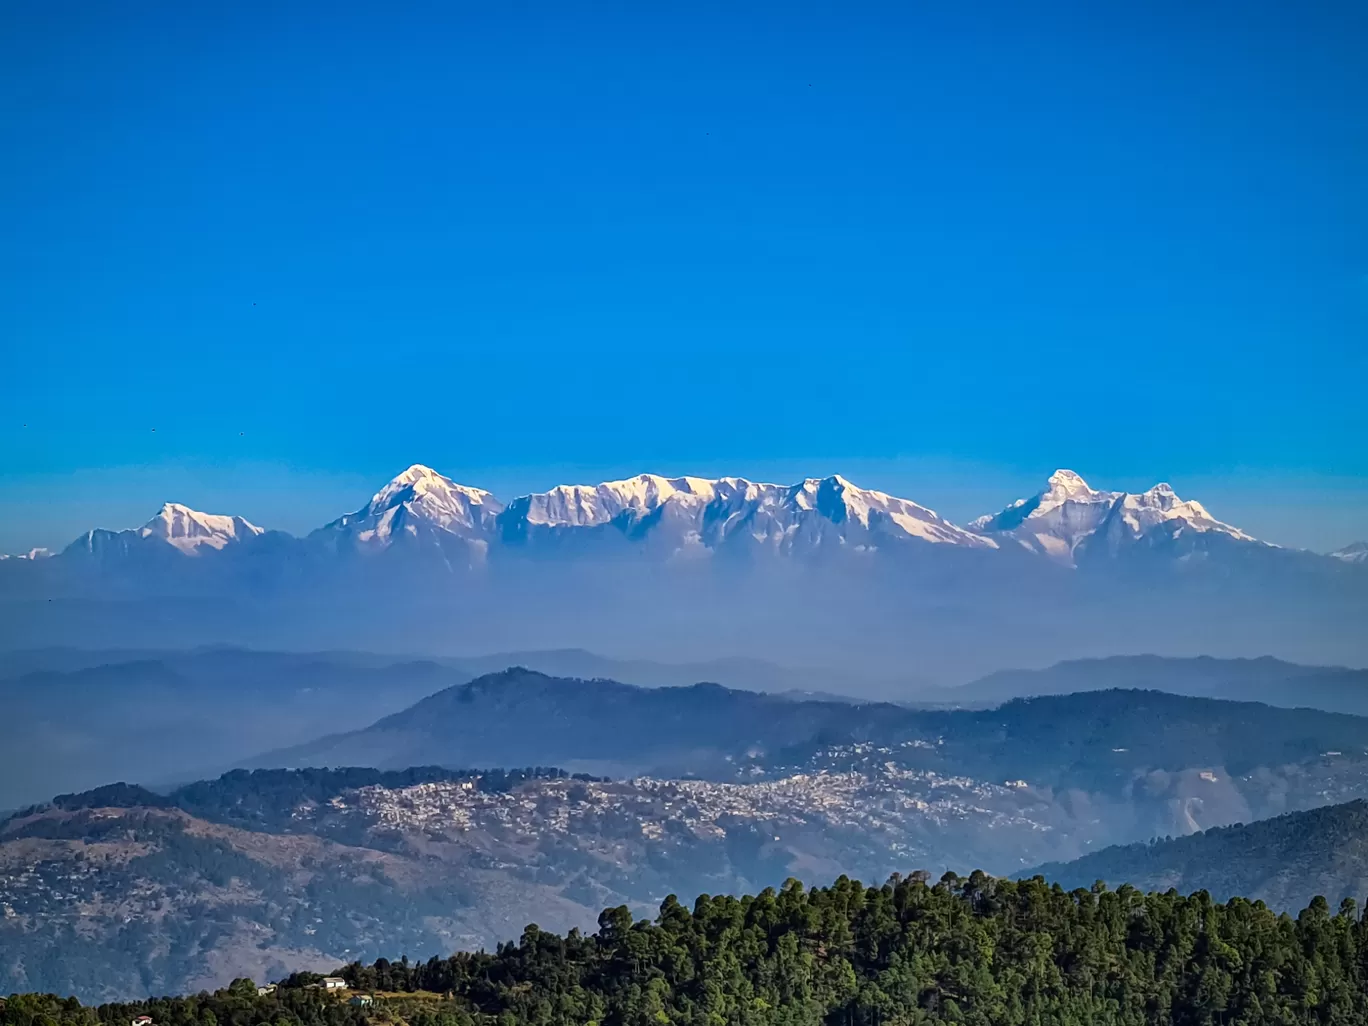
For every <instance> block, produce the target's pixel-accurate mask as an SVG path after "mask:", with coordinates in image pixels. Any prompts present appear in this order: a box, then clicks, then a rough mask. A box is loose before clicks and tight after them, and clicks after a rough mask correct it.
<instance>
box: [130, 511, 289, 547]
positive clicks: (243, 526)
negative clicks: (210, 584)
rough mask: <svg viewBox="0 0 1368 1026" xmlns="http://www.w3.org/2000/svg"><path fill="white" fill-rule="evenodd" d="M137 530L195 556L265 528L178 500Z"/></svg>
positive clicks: (255, 533) (262, 532)
mask: <svg viewBox="0 0 1368 1026" xmlns="http://www.w3.org/2000/svg"><path fill="white" fill-rule="evenodd" d="M136 533H137V534H138V535H139V536H140V537H143V538H155V539H157V540H159V541H164V542H166V543H167V544H168V545H172V546H174V547H175V548H178V549H180V550H181V551H182V552H184V553H185V554H186V555H190V556H194V555H198V554H199V551H200V549H202V548H205V547H207V548H211V549H222V548H223V547H224V546H226V545H231V544H232V543H234V542H239V541H242V540H243V539H246V538H252V537H255V536H256V535H259V534H264V533H265V531H264V529H263V528H260V527H257V526H256V524H253V523H249V522H248V521H246V520H244V519H242V517H232V516H220V515H217V514H214V513H200V512H199V511H197V510H193V509H191V508H190V507H189V506H182V505H181V504H180V503H178V502H168V503H166V504H165V505H164V506H162V508H161V509H160V510H159V511H158V512H157V515H156V516H154V517H153V518H152V519H151V520H149V521H148V522H147V523H145V524H143V526H142V527H140V528H138V529H137V532H136Z"/></svg>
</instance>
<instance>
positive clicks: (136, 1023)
mask: <svg viewBox="0 0 1368 1026" xmlns="http://www.w3.org/2000/svg"><path fill="white" fill-rule="evenodd" d="M131 1026H152V1016H150V1015H140V1016H138V1017H137V1018H136V1019H134V1020H133V1022H132V1024H131Z"/></svg>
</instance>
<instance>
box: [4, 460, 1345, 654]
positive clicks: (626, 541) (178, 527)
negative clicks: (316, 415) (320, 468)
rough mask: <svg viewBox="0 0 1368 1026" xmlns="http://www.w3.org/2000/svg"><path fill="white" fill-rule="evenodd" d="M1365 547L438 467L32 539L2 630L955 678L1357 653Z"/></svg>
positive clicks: (806, 492)
mask: <svg viewBox="0 0 1368 1026" xmlns="http://www.w3.org/2000/svg"><path fill="white" fill-rule="evenodd" d="M1349 555H1350V556H1352V553H1350V554H1349ZM1365 565H1368V564H1363V563H1361V562H1357V561H1355V560H1354V559H1352V558H1348V557H1346V556H1345V555H1343V554H1341V555H1340V556H1339V557H1337V558H1332V557H1329V556H1322V555H1316V554H1314V553H1308V552H1301V551H1294V550H1287V549H1281V548H1278V547H1277V546H1273V545H1268V544H1265V543H1263V542H1260V541H1257V540H1255V539H1253V538H1251V537H1250V536H1249V535H1247V534H1246V533H1244V532H1242V531H1240V530H1239V529H1237V528H1235V527H1232V526H1230V525H1228V524H1225V523H1223V522H1221V521H1219V520H1217V519H1215V518H1214V517H1213V516H1212V515H1211V514H1210V513H1209V512H1208V511H1207V510H1206V509H1205V508H1204V507H1203V506H1202V505H1201V504H1200V503H1198V502H1195V501H1191V500H1184V499H1181V498H1180V497H1178V496H1177V495H1176V494H1174V492H1173V490H1172V489H1171V488H1169V487H1168V486H1167V485H1157V486H1155V487H1154V488H1152V489H1150V490H1148V491H1146V492H1142V493H1138V494H1126V493H1121V492H1112V491H1105V490H1100V489H1095V488H1093V487H1091V486H1090V485H1088V484H1087V483H1086V482H1085V481H1083V480H1082V479H1081V478H1080V477H1078V475H1076V474H1073V473H1071V472H1069V471H1059V472H1057V473H1055V474H1054V475H1052V476H1051V478H1050V481H1049V482H1048V483H1047V486H1046V488H1045V489H1044V490H1042V492H1041V493H1040V494H1038V495H1036V496H1034V497H1032V498H1030V499H1025V500H1020V501H1018V502H1016V503H1014V504H1013V505H1012V506H1009V507H1008V508H1007V509H1006V510H1004V511H1003V512H1001V513H998V514H996V515H992V516H988V517H984V518H980V519H979V520H977V521H974V522H973V523H972V524H969V525H967V526H960V525H956V524H954V523H951V522H950V521H948V520H946V519H945V518H944V517H941V516H939V515H938V514H936V513H935V512H934V511H932V510H930V509H928V508H926V507H924V506H922V505H920V504H918V503H916V502H913V501H911V500H908V499H902V498H898V497H896V496H892V495H888V494H885V493H883V492H879V491H874V490H870V489H864V488H859V487H857V486H856V485H854V484H853V483H851V482H850V481H848V480H846V479H845V478H843V477H840V476H832V477H827V478H821V479H807V480H804V481H800V482H797V483H795V484H792V485H778V484H766V483H762V482H754V481H749V480H745V479H742V478H717V479H704V478H695V477H680V478H664V477H658V476H654V475H641V476H639V477H635V478H630V479H627V480H623V481H610V482H605V483H602V484H599V485H593V486H590V485H565V486H561V487H558V488H554V489H551V490H550V491H547V492H542V493H537V494H533V495H526V496H522V497H520V498H515V499H513V500H512V501H510V502H507V503H506V504H505V503H504V502H502V501H500V500H499V499H496V498H495V497H494V496H493V495H491V494H490V493H489V492H486V491H483V490H481V489H478V488H472V487H468V486H465V485H462V484H458V483H457V482H454V481H452V480H450V479H448V478H446V477H443V476H442V475H441V474H438V473H437V472H436V471H433V470H432V469H430V468H428V467H424V466H417V465H416V466H413V467H410V468H409V469H408V470H406V471H405V472H404V473H402V474H400V475H399V476H398V477H396V478H395V479H394V480H393V481H391V482H389V483H388V484H386V485H385V486H384V487H383V488H381V489H380V490H379V491H378V492H376V494H375V495H374V496H373V497H372V498H371V499H370V501H369V502H367V503H365V504H364V505H362V506H361V507H360V508H359V509H358V510H356V511H355V512H354V513H350V514H347V515H345V516H342V517H339V518H338V519H336V520H335V521H333V522H332V523H329V524H327V525H325V526H324V527H321V528H319V529H318V530H316V531H314V532H312V533H311V534H309V535H308V536H307V537H304V538H295V537H292V536H289V535H286V534H283V533H281V532H277V531H267V530H263V529H261V528H259V527H256V526H255V525H252V524H250V523H248V522H247V521H245V520H242V519H241V518H237V517H227V516H213V515H208V514H201V513H195V512H194V511H191V510H188V509H186V508H184V507H178V506H167V507H166V508H165V509H164V510H163V511H162V512H161V513H160V514H158V516H157V517H155V518H153V520H152V521H150V522H149V523H148V524H147V525H145V526H144V527H142V528H139V529H135V530H129V531H92V532H90V533H88V534H87V535H85V536H83V537H82V538H81V539H79V540H78V541H77V542H75V543H73V544H72V545H71V546H69V547H68V548H67V549H66V550H64V551H63V552H62V553H60V554H58V555H56V556H53V557H50V558H41V559H10V560H6V561H4V563H3V564H0V602H3V603H4V608H5V611H6V616H5V617H3V618H0V647H8V648H13V647H19V646H31V645H44V644H71V643H72V641H73V639H75V638H80V639H81V641H82V643H83V644H86V645H91V646H101V645H114V644H118V645H123V646H150V645H158V644H164V639H165V638H166V637H167V636H168V633H174V635H175V636H176V637H177V639H178V641H179V642H180V643H181V644H188V645H193V644H221V643H232V644H240V645H250V646H253V647H309V648H332V647H345V648H358V647H371V648H377V649H386V650H391V651H393V650H409V651H444V652H452V651H458V650H463V651H472V650H475V651H490V650H497V649H529V648H533V649H540V648H562V647H568V646H586V647H590V648H595V649H599V650H604V651H616V652H621V651H624V650H628V649H629V648H630V649H631V650H635V651H638V652H639V651H643V650H645V651H651V652H653V653H656V654H658V655H661V656H664V657H665V658H667V659H670V658H675V659H685V658H693V657H694V653H696V652H698V651H700V650H706V651H708V652H710V653H716V654H726V655H732V656H745V657H751V658H764V659H772V660H774V661H777V662H783V663H789V664H794V663H801V662H805V661H822V656H823V654H826V661H829V659H830V653H831V652H833V651H839V652H841V653H842V660H843V661H845V662H847V663H849V664H850V665H851V667H852V669H856V670H858V671H859V672H862V673H865V674H878V675H882V676H892V675H894V674H905V673H908V672H914V673H915V675H918V676H925V677H930V678H933V679H939V680H941V681H946V680H964V679H966V678H968V677H972V676H974V675H977V674H980V673H984V672H988V671H991V670H994V669H1001V668H1003V667H1006V666H1013V665H1033V664H1042V663H1049V662H1054V661H1056V660H1058V659H1061V658H1077V657H1083V656H1088V655H1096V654H1100V653H1105V652H1113V651H1118V650H1123V651H1156V652H1160V653H1163V654H1171V655H1187V654H1196V653H1197V652H1207V653H1214V654H1218V655H1257V654H1268V653H1272V654H1276V655H1278V656H1280V657H1282V658H1287V659H1292V660H1299V661H1312V662H1325V661H1335V662H1344V663H1348V664H1357V663H1361V662H1363V661H1365V660H1368V641H1365V640H1364V637H1363V632H1362V631H1361V630H1358V629H1356V628H1357V626H1358V625H1360V624H1361V623H1362V622H1364V620H1365V619H1368V572H1365V571H1364V566H1365Z"/></svg>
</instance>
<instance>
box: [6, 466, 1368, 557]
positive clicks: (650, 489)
mask: <svg viewBox="0 0 1368 1026" xmlns="http://www.w3.org/2000/svg"><path fill="white" fill-rule="evenodd" d="M594 532H598V533H603V532H615V533H617V534H620V535H622V536H623V537H626V538H628V539H633V540H636V541H640V542H650V543H652V544H657V545H659V546H660V547H662V548H664V549H665V550H667V551H668V553H669V554H670V555H672V556H676V557H683V556H690V555H703V556H706V555H709V554H711V553H714V552H717V551H719V550H721V549H724V548H729V547H733V546H745V547H748V548H759V549H761V550H771V551H774V552H776V553H783V554H791V553H796V552H801V551H805V550H812V549H820V548H823V547H825V548H826V549H831V548H833V547H834V548H844V549H847V550H849V551H851V552H860V553H868V552H874V551H877V550H879V549H880V548H887V547H889V546H898V545H905V544H914V543H925V544H928V545H935V546H949V547H954V548H962V549H969V550H976V551H985V552H987V551H993V550H999V551H1001V550H1013V551H1015V550H1025V551H1027V552H1030V553H1032V554H1035V555H1038V556H1041V557H1043V558H1044V559H1046V560H1048V561H1050V562H1053V563H1057V564H1063V565H1065V566H1076V565H1078V563H1079V562H1080V561H1081V560H1083V559H1084V558H1087V557H1092V558H1096V557H1099V556H1102V555H1104V554H1110V555H1116V554H1117V553H1118V552H1120V551H1123V550H1125V549H1126V548H1128V547H1132V546H1136V545H1138V544H1145V545H1148V546H1150V547H1154V546H1157V545H1164V546H1168V547H1174V546H1175V545H1177V546H1178V548H1177V551H1178V552H1179V553H1180V554H1191V553H1192V552H1193V551H1194V546H1197V547H1198V548H1204V547H1205V546H1204V545H1203V543H1205V542H1210V541H1214V540H1219V541H1221V542H1223V543H1232V544H1236V545H1240V546H1254V547H1261V548H1272V547H1273V546H1270V545H1268V543H1266V542H1261V541H1259V540H1257V539H1255V538H1253V537H1251V536H1250V535H1248V534H1246V533H1245V532H1244V531H1241V530H1240V529H1239V528H1237V527H1233V526H1232V525H1230V524H1227V523H1224V522H1222V521H1220V520H1217V519H1216V518H1215V517H1214V516H1212V515H1211V513H1210V512H1208V511H1207V509H1206V508H1205V507H1204V506H1203V505H1202V504H1201V503H1200V502H1197V501H1195V500H1185V499H1182V498H1180V497H1179V496H1178V495H1176V494H1175V493H1174V491H1173V489H1172V488H1171V487H1170V486H1169V485H1167V484H1158V485H1155V486H1154V487H1153V488H1150V489H1149V490H1148V491H1144V492H1138V493H1131V492H1122V491H1108V490H1103V489H1097V488H1093V487H1092V486H1091V485H1089V484H1088V483H1087V482H1086V481H1084V480H1083V478H1082V477H1080V476H1079V475H1078V474H1076V473H1074V472H1073V471H1071V470H1057V471H1055V472H1054V473H1053V474H1051V475H1050V477H1049V479H1048V481H1047V482H1046V484H1045V487H1044V488H1043V489H1042V490H1041V491H1040V492H1038V493H1037V494H1036V495H1033V496H1031V497H1029V498H1024V499H1018V500H1016V501H1015V502H1013V503H1011V504H1010V505H1009V506H1007V507H1006V508H1005V509H1003V510H1002V511H1001V512H998V513H994V514H989V515H986V516H982V517H979V518H978V519H976V520H973V521H971V522H970V523H969V524H968V525H967V526H959V525H957V524H954V523H951V522H950V521H949V520H947V519H945V518H944V517H942V516H940V515H938V514H937V513H936V512H935V511H933V510H931V509H928V508H927V507H925V506H922V505H919V504H918V503H916V502H913V501H911V500H910V499H902V498H898V497H896V496H893V495H888V494H886V493H884V492H880V491H875V490H872V489H866V488H860V487H858V486H857V485H855V484H853V483H851V482H850V481H848V480H846V479H845V478H844V477H841V476H839V475H834V476H831V477H825V478H807V479H805V480H803V481H799V482H797V483H795V484H788V485H783V484H771V483H765V482H758V481H750V480H747V479H745V478H740V477H722V478H701V477H674V478H666V477H661V476H659V475H655V474H641V475H638V476H636V477H632V478H627V479H625V480H621V481H605V482H603V483H601V484H597V485H560V486H558V487H556V488H552V489H550V490H549V491H545V492H536V493H533V494H530V495H523V496H520V497H517V498H515V499H513V500H512V501H511V502H509V503H507V504H506V505H505V504H504V503H503V502H501V501H500V500H499V499H497V498H496V497H495V496H494V495H493V494H491V493H490V492H487V491H484V490H483V489H480V488H474V487H470V486H468V485H463V484H459V483H457V482H455V481H453V480H451V479H450V478H448V477H445V476H443V475H442V474H440V473H438V472H437V471H435V470H433V469H432V468H430V467H426V466H423V465H421V464H414V465H413V466H411V467H409V468H408V469H407V470H405V471H404V472H403V473H401V474H399V475H398V476H397V477H395V478H394V479H393V480H391V481H390V482H388V483H387V484H386V485H385V486H384V487H383V488H381V489H380V490H379V491H377V492H376V493H375V495H374V496H372V497H371V499H370V501H369V502H367V503H366V504H365V505H363V506H362V507H361V508H360V509H358V510H356V511H355V512H354V513H348V514H346V515H345V516H342V517H339V518H338V519H336V520H334V521H332V522H331V523H329V524H326V525H325V526H323V527H320V528H318V529H317V530H316V531H314V532H312V533H311V534H310V535H309V536H308V537H307V539H305V541H307V542H309V543H312V544H315V545H317V546H318V547H319V548H320V549H322V550H325V551H335V552H343V551H346V552H352V553H357V554H376V553H380V552H383V551H385V550H387V549H390V548H392V547H395V546H405V547H407V546H417V547H419V548H422V547H423V546H424V545H426V546H429V547H433V546H435V547H437V548H441V549H443V550H449V549H453V548H454V549H455V550H457V551H460V552H462V553H463V557H462V558H463V560H465V561H468V562H471V563H475V562H479V561H481V560H482V559H484V558H485V557H486V556H487V554H488V552H489V550H490V547H491V546H498V545H510V544H517V543H527V542H535V541H541V540H546V541H550V540H556V539H559V540H562V541H564V540H565V539H569V538H573V537H574V536H576V535H579V534H585V535H588V534H591V533H594ZM267 533H268V532H266V531H265V530H264V529H263V528H261V527H258V526H257V525H255V524H252V523H250V522H249V521H247V520H245V519H243V518H242V517H238V516H224V515H216V514H208V513H200V512H197V511H195V510H192V509H190V508H189V507H187V506H183V505H180V504H177V503H167V504H166V505H164V506H163V507H162V508H161V510H160V511H159V512H158V513H157V515H156V516H154V517H153V518H152V519H151V520H149V521H148V522H147V523H146V524H144V525H142V526H141V527H138V528H133V529H130V530H125V531H108V530H92V531H89V532H87V533H86V534H84V535H82V536H81V538H79V539H77V541H75V542H73V543H72V544H71V545H70V546H68V547H67V548H66V549H65V550H64V551H63V555H74V554H77V553H84V554H92V553H93V554H98V555H103V556H108V555H110V554H112V553H121V552H127V551H129V550H130V548H137V547H145V545H146V544H147V543H162V544H163V545H165V546H169V547H170V548H172V549H174V550H176V551H177V552H179V553H181V554H183V555H186V556H191V557H195V556H199V555H201V554H203V553H204V552H205V551H208V550H214V551H218V552H222V551H225V550H228V549H231V548H232V547H234V546H238V545H241V544H243V543H246V542H249V541H252V540H254V539H259V538H261V537H262V536H263V535H265V534H267ZM272 533H273V532H272ZM1180 543H1181V544H1180ZM41 554H42V553H41V551H40V550H35V552H34V553H33V554H31V555H30V558H36V557H37V556H38V555H41ZM1333 555H1334V556H1335V558H1336V559H1337V560H1339V561H1340V562H1342V563H1360V562H1364V560H1365V547H1364V546H1361V545H1360V546H1357V547H1356V546H1350V547H1349V548H1346V549H1344V550H1341V551H1340V552H1337V553H1334V554H1333Z"/></svg>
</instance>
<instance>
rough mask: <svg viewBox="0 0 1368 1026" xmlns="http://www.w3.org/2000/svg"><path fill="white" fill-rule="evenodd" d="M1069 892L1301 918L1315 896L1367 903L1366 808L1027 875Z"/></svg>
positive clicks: (1136, 849) (1355, 805) (1120, 852)
mask: <svg viewBox="0 0 1368 1026" xmlns="http://www.w3.org/2000/svg"><path fill="white" fill-rule="evenodd" d="M1035 874H1040V875H1043V876H1044V877H1045V878H1046V879H1048V880H1051V881H1058V882H1059V883H1061V884H1062V885H1063V886H1064V887H1066V888H1074V887H1090V886H1092V884H1093V882H1094V881H1095V880H1104V881H1106V882H1107V883H1108V884H1109V885H1111V886H1112V887H1116V886H1119V885H1120V884H1122V883H1129V884H1131V885H1133V886H1135V887H1138V888H1139V889H1141V890H1159V891H1162V890H1167V889H1168V888H1170V887H1173V888H1176V889H1177V890H1179V891H1181V892H1183V893H1188V892H1191V891H1196V890H1204V891H1207V892H1208V893H1209V894H1211V896H1212V897H1213V898H1215V899H1216V900H1217V901H1225V900H1227V899H1228V898H1231V897H1234V896H1236V895H1239V896H1242V897H1246V898H1249V899H1250V900H1251V901H1253V900H1259V901H1264V902H1266V903H1268V904H1269V905H1270V906H1272V907H1273V908H1275V909H1281V910H1285V911H1295V910H1297V909H1300V908H1304V907H1305V906H1306V905H1308V904H1309V903H1310V901H1311V899H1312V898H1314V897H1316V896H1317V895H1320V896H1323V897H1325V898H1327V899H1329V901H1330V903H1331V905H1332V906H1333V905H1337V904H1338V903H1339V902H1340V900H1341V899H1343V898H1353V899H1355V900H1357V901H1358V902H1359V903H1360V904H1362V903H1364V902H1365V901H1368V801H1364V800H1362V799H1360V800H1357V801H1353V802H1347V803H1345V804H1342V805H1332V806H1327V807H1325V808H1319V809H1312V810H1309V811H1305V812H1292V813H1288V814H1287V815H1284V816H1277V817H1274V818H1272V819H1266V820H1262V821H1260V822H1257V823H1240V824H1236V825H1234V826H1228V827H1219V828H1215V829H1211V830H1206V831H1203V832H1202V833H1198V834H1192V835H1190V836H1188V837H1177V838H1166V839H1164V840H1159V841H1154V842H1151V843H1141V844H1130V845H1124V846H1118V847H1112V848H1106V849H1104V850H1102V851H1099V852H1095V853H1093V854H1091V855H1085V856H1083V857H1082V858H1081V859H1077V860H1075V861H1073V862H1067V863H1063V864H1057V863H1056V864H1047V865H1043V866H1040V867H1038V868H1036V869H1034V870H1031V871H1029V873H1028V874H1027V875H1035Z"/></svg>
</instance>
